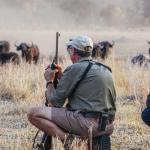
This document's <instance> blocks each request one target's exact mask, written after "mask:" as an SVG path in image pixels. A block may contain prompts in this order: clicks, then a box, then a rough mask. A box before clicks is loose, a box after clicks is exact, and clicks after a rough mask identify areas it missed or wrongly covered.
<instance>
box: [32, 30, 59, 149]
mask: <svg viewBox="0 0 150 150" xmlns="http://www.w3.org/2000/svg"><path fill="white" fill-rule="evenodd" d="M59 36H60V33H59V32H56V51H55V57H54V59H53V62H52V64H51V66H50V67H51V69H52V70H54V69H55V68H56V64H58V38H59ZM57 84H58V73H56V74H55V78H54V82H53V85H54V88H57ZM45 106H46V107H48V100H47V98H46V101H45ZM38 133H39V131H38V132H37V133H36V135H35V137H34V139H33V148H37V149H38V150H50V149H51V148H52V137H51V136H49V135H48V134H46V133H44V134H43V137H42V141H41V142H40V144H37V145H36V146H35V139H36V137H37V135H38Z"/></svg>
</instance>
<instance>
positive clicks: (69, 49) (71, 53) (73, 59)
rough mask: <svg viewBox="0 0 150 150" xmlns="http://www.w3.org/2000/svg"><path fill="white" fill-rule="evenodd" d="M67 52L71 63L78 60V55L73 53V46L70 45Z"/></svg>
mask: <svg viewBox="0 0 150 150" xmlns="http://www.w3.org/2000/svg"><path fill="white" fill-rule="evenodd" d="M67 52H68V54H69V56H70V59H71V61H72V63H76V62H77V61H78V59H79V56H78V54H77V53H75V51H74V48H73V47H71V46H70V47H68V48H67Z"/></svg>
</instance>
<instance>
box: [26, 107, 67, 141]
mask: <svg viewBox="0 0 150 150" xmlns="http://www.w3.org/2000/svg"><path fill="white" fill-rule="evenodd" d="M51 115H52V109H51V107H33V108H30V109H29V111H28V113H27V116H28V120H29V121H30V122H31V123H32V124H33V125H34V126H36V127H37V128H38V129H40V130H42V131H43V132H45V133H47V134H48V135H50V136H54V137H58V138H59V139H60V140H65V137H66V135H67V133H65V132H64V131H63V130H62V129H60V128H59V127H58V126H57V125H56V124H54V123H53V122H52V121H51Z"/></svg>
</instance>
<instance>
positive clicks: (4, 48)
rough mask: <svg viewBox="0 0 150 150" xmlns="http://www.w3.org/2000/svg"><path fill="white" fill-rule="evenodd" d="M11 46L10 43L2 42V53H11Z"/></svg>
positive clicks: (0, 49)
mask: <svg viewBox="0 0 150 150" xmlns="http://www.w3.org/2000/svg"><path fill="white" fill-rule="evenodd" d="M9 50H10V44H9V42H8V41H0V53H2V52H9Z"/></svg>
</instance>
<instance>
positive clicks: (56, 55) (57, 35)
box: [55, 32, 60, 64]
mask: <svg viewBox="0 0 150 150" xmlns="http://www.w3.org/2000/svg"><path fill="white" fill-rule="evenodd" d="M59 36H60V33H59V32H56V53H55V63H56V64H58V38H59Z"/></svg>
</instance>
